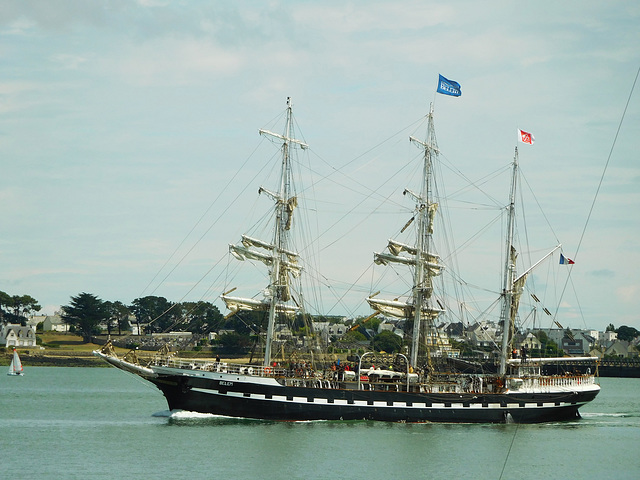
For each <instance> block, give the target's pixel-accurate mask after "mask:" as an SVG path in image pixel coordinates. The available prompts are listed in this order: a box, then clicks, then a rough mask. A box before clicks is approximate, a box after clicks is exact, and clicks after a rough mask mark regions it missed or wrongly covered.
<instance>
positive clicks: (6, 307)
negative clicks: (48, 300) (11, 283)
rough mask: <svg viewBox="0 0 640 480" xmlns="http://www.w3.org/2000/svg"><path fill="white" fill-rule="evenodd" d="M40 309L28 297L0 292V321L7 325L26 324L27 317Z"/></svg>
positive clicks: (36, 303)
mask: <svg viewBox="0 0 640 480" xmlns="http://www.w3.org/2000/svg"><path fill="white" fill-rule="evenodd" d="M41 309H42V307H41V306H40V305H38V301H37V300H36V299H35V298H33V297H32V296H30V295H9V294H8V293H6V292H0V319H1V320H2V321H6V322H9V323H20V324H22V325H26V324H27V316H29V315H30V314H31V313H33V312H39V311H40V310H41Z"/></svg>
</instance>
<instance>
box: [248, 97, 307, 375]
mask: <svg viewBox="0 0 640 480" xmlns="http://www.w3.org/2000/svg"><path fill="white" fill-rule="evenodd" d="M292 117H293V108H292V103H291V97H287V118H286V124H285V129H284V134H283V135H278V134H275V133H272V132H269V131H267V130H260V134H266V135H270V136H272V137H276V138H279V139H280V140H282V163H281V169H280V186H279V190H278V193H277V194H275V195H274V194H272V193H271V192H269V191H267V190H265V189H263V188H260V190H259V192H260V193H262V192H265V193H267V194H269V196H271V197H272V198H274V200H275V201H276V220H275V231H274V236H273V246H274V252H273V258H272V262H273V263H272V266H271V272H270V285H269V288H268V290H269V296H270V299H269V321H268V324H267V338H266V341H265V349H264V362H263V365H264V366H265V367H266V366H269V364H270V363H271V344H272V341H273V333H274V329H275V318H276V311H277V306H278V304H279V303H282V302H286V301H288V300H289V299H290V293H289V278H288V271H287V268H284V265H285V264H286V263H287V258H286V257H287V252H288V247H289V229H290V227H291V215H292V214H293V207H294V206H295V203H296V200H295V197H291V163H290V156H289V155H290V144H291V143H296V144H298V145H300V146H302V148H306V146H307V145H306V144H304V143H302V142H300V141H298V140H295V139H293V122H292Z"/></svg>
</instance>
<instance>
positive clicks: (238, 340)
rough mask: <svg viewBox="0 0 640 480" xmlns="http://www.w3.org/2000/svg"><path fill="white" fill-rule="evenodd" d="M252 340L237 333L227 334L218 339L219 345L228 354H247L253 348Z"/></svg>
mask: <svg viewBox="0 0 640 480" xmlns="http://www.w3.org/2000/svg"><path fill="white" fill-rule="evenodd" d="M251 343H252V342H251V338H250V337H249V336H248V335H241V334H239V333H236V332H231V333H225V334H223V335H220V337H219V338H218V345H220V347H221V348H222V349H224V351H225V352H227V353H245V352H246V351H247V350H248V349H249V347H250V346H251Z"/></svg>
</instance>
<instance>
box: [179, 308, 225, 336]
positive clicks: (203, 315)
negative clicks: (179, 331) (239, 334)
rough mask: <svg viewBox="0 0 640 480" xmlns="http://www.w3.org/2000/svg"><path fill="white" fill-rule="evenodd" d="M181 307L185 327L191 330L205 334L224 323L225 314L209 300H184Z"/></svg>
mask: <svg viewBox="0 0 640 480" xmlns="http://www.w3.org/2000/svg"><path fill="white" fill-rule="evenodd" d="M179 307H180V311H181V316H182V318H183V322H184V323H183V325H184V328H185V329H186V330H187V331H189V332H193V333H199V334H205V333H208V332H211V331H214V330H218V329H220V327H221V326H222V325H224V316H223V315H222V313H220V310H218V307H216V306H215V305H213V304H211V303H209V302H183V303H181V304H180V305H179Z"/></svg>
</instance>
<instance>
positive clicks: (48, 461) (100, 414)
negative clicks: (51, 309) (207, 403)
mask: <svg viewBox="0 0 640 480" xmlns="http://www.w3.org/2000/svg"><path fill="white" fill-rule="evenodd" d="M600 383H601V386H602V391H601V393H600V395H599V396H598V397H597V398H596V399H595V401H593V402H592V403H591V404H589V405H587V406H586V407H583V408H582V409H581V413H582V418H581V419H579V420H575V421H569V422H557V423H546V424H537V425H514V424H508V425H484V424H483V425H475V424H397V423H383V422H367V421H357V422H295V423H294V422H270V421H258V420H245V419H231V418H224V417H216V416H212V415H201V414H194V413H189V412H174V413H171V412H168V411H167V410H166V409H167V405H166V403H165V401H164V397H163V396H162V395H161V394H160V392H159V391H158V390H157V389H156V388H155V387H153V386H151V385H149V384H147V383H146V382H144V381H143V380H141V379H140V378H138V377H136V376H133V375H130V374H127V373H124V372H122V371H120V370H116V369H114V368H60V367H31V368H29V367H26V368H25V375H24V377H9V376H6V375H3V376H1V377H0V472H1V473H0V474H1V475H2V478H7V479H109V480H113V479H116V480H118V479H131V478H137V479H172V480H176V479H187V478H188V479H283V478H286V479H291V480H293V479H368V480H375V479H385V480H389V479H400V478H420V479H423V478H424V479H441V478H442V479H464V478H469V479H471V478H473V479H498V478H503V479H519V480H526V479H535V480H540V479H567V478H580V479H600V478H615V479H636V478H640V456H639V455H638V445H640V401H639V398H640V379H619V378H602V379H600Z"/></svg>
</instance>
